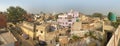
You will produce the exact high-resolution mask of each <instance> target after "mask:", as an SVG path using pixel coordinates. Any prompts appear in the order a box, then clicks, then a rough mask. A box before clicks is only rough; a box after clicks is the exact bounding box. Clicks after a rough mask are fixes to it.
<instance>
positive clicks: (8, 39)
mask: <svg viewBox="0 0 120 46" xmlns="http://www.w3.org/2000/svg"><path fill="white" fill-rule="evenodd" d="M0 41H1V42H2V44H1V45H3V44H8V43H12V42H15V41H17V40H16V38H15V37H14V36H13V34H12V33H11V32H9V31H6V30H5V29H0Z"/></svg>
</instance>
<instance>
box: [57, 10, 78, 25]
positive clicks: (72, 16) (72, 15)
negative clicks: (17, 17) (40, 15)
mask: <svg viewBox="0 0 120 46" xmlns="http://www.w3.org/2000/svg"><path fill="white" fill-rule="evenodd" d="M78 17H79V12H74V11H72V10H71V11H70V12H69V13H67V14H63V15H59V16H58V19H57V22H58V24H59V25H61V26H63V27H67V26H71V25H72V24H73V23H74V22H76V20H77V19H78Z"/></svg>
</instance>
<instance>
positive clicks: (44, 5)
mask: <svg viewBox="0 0 120 46" xmlns="http://www.w3.org/2000/svg"><path fill="white" fill-rule="evenodd" d="M9 6H20V7H22V8H24V9H25V10H27V11H28V12H30V13H40V12H41V11H43V12H51V13H52V12H69V11H70V9H73V10H75V11H79V12H82V13H84V14H92V13H94V12H99V13H103V14H105V15H106V14H108V12H109V11H111V12H113V13H116V14H117V15H120V0H0V11H6V8H8V7H9Z"/></svg>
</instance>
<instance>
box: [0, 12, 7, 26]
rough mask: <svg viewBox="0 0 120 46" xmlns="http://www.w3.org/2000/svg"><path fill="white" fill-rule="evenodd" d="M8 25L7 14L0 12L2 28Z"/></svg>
mask: <svg viewBox="0 0 120 46" xmlns="http://www.w3.org/2000/svg"><path fill="white" fill-rule="evenodd" d="M6 26H7V20H6V17H5V15H3V14H0V28H3V27H6Z"/></svg>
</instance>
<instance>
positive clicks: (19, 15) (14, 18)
mask: <svg viewBox="0 0 120 46" xmlns="http://www.w3.org/2000/svg"><path fill="white" fill-rule="evenodd" d="M7 13H8V16H7V19H8V21H10V22H13V23H14V24H15V23H17V22H19V21H23V19H24V17H23V14H26V11H25V10H24V9H22V8H21V7H19V6H16V7H13V6H10V7H9V8H8V9H7Z"/></svg>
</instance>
